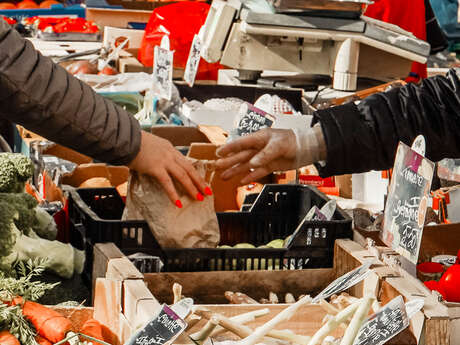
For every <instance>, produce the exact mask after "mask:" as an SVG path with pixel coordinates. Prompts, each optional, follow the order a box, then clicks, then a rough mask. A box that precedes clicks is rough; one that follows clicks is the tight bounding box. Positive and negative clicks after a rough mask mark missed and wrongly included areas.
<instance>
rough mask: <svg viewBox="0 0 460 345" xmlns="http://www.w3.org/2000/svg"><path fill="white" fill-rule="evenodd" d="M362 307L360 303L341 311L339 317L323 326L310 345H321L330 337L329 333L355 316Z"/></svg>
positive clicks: (336, 316)
mask: <svg viewBox="0 0 460 345" xmlns="http://www.w3.org/2000/svg"><path fill="white" fill-rule="evenodd" d="M359 306H360V304H359V303H353V304H351V305H349V306H348V307H346V308H345V309H344V310H342V311H340V312H339V313H338V314H337V315H335V316H334V317H333V318H331V319H330V320H329V321H328V322H327V323H326V324H325V325H324V326H322V327H321V328H320V329H319V330H318V331H317V332H316V333H315V334H314V335H313V337H312V338H311V340H310V342H309V343H308V345H317V344H320V343H321V341H322V340H323V339H324V338H325V337H326V336H328V335H329V333H331V332H333V331H334V330H335V329H336V328H337V327H339V325H340V324H341V323H342V322H345V321H347V320H348V319H349V318H350V316H351V315H353V314H354V313H355V312H356V310H357V309H358V307H359Z"/></svg>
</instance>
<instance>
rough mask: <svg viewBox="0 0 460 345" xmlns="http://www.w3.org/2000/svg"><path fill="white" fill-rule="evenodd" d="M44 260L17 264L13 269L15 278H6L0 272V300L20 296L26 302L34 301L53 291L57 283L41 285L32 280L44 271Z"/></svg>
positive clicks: (30, 260)
mask: <svg viewBox="0 0 460 345" xmlns="http://www.w3.org/2000/svg"><path fill="white" fill-rule="evenodd" d="M45 263H46V261H45V260H41V259H35V260H32V259H29V260H28V261H27V262H26V263H24V262H22V261H21V262H19V263H17V265H16V266H15V267H14V268H15V270H16V272H17V276H18V277H17V278H12V277H7V276H6V275H5V274H4V273H2V272H0V300H3V301H10V300H12V299H13V298H14V297H16V296H22V297H23V298H24V299H26V300H30V301H36V300H38V299H39V298H41V297H42V296H43V295H44V294H45V292H46V291H48V290H51V289H53V288H54V287H55V286H56V285H58V284H59V283H53V284H50V283H43V282H40V281H34V280H33V278H35V277H38V276H40V275H41V274H42V273H43V271H44V270H45V267H44V264H45Z"/></svg>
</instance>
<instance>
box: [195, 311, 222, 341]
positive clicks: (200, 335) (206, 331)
mask: <svg viewBox="0 0 460 345" xmlns="http://www.w3.org/2000/svg"><path fill="white" fill-rule="evenodd" d="M218 324H219V321H218V320H217V319H216V318H215V317H211V319H210V320H209V321H208V322H207V323H206V325H205V326H204V327H203V328H202V329H201V330H200V331H199V332H197V333H194V334H192V335H190V338H192V340H193V341H194V342H196V343H198V344H202V343H204V342H205V341H206V339H208V338H209V336H210V335H211V333H212V332H213V331H214V329H215V328H216V327H217V326H218Z"/></svg>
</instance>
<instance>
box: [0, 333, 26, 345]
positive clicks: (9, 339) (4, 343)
mask: <svg viewBox="0 0 460 345" xmlns="http://www.w3.org/2000/svg"><path fill="white" fill-rule="evenodd" d="M0 345H21V343H20V342H19V340H18V338H16V337H15V336H14V335H12V334H11V333H10V332H8V331H1V332H0Z"/></svg>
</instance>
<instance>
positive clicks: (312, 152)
mask: <svg viewBox="0 0 460 345" xmlns="http://www.w3.org/2000/svg"><path fill="white" fill-rule="evenodd" d="M292 131H293V132H294V135H295V137H296V163H295V165H296V168H301V167H304V166H307V165H311V164H313V163H316V162H319V161H322V160H325V159H326V155H327V150H326V144H325V141H324V135H323V132H322V130H321V126H319V125H315V126H314V127H312V128H305V129H299V128H295V129H293V130H292Z"/></svg>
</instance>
